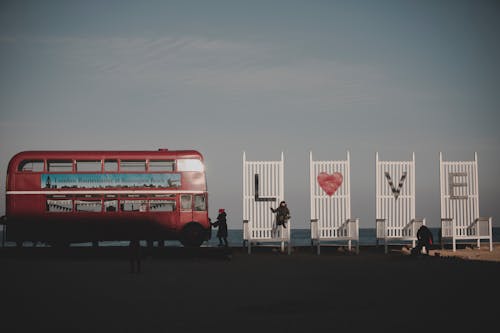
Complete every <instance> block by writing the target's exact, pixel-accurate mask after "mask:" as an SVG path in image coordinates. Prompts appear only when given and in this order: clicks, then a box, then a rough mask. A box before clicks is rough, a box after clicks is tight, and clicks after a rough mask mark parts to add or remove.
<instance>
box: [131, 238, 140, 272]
mask: <svg viewBox="0 0 500 333" xmlns="http://www.w3.org/2000/svg"><path fill="white" fill-rule="evenodd" d="M129 256H130V273H140V272H141V244H140V242H139V240H138V239H135V238H134V239H132V240H131V241H130V243H129Z"/></svg>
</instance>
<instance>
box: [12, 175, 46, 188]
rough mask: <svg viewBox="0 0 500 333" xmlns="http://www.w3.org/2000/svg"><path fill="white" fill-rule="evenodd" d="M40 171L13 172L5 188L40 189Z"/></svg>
mask: <svg viewBox="0 0 500 333" xmlns="http://www.w3.org/2000/svg"><path fill="white" fill-rule="evenodd" d="M40 179H41V176H40V173H32V174H30V173H19V172H13V173H12V174H11V176H10V177H9V180H8V184H7V190H8V191H9V190H13V189H15V190H16V191H33V190H34V189H35V190H40V189H41V183H40Z"/></svg>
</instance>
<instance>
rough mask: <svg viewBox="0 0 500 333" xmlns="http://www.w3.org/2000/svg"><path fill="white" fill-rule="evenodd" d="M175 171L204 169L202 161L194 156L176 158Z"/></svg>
mask: <svg viewBox="0 0 500 333" xmlns="http://www.w3.org/2000/svg"><path fill="white" fill-rule="evenodd" d="M177 171H200V172H202V171H204V167H203V162H202V161H200V160H198V159H194V158H184V159H178V160H177Z"/></svg>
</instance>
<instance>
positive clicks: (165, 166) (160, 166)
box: [149, 160, 174, 172]
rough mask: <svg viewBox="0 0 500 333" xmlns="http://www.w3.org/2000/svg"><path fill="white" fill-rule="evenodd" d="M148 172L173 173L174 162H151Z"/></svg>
mask: <svg viewBox="0 0 500 333" xmlns="http://www.w3.org/2000/svg"><path fill="white" fill-rule="evenodd" d="M149 171H150V172H157V171H163V172H169V171H174V161H161V160H151V161H149Z"/></svg>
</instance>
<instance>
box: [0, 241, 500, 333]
mask: <svg viewBox="0 0 500 333" xmlns="http://www.w3.org/2000/svg"><path fill="white" fill-rule="evenodd" d="M69 250H70V251H69V252H65V253H61V252H56V251H55V249H51V248H31V249H30V248H24V249H13V248H11V249H8V248H0V291H1V292H0V301H1V304H2V309H1V312H0V316H1V317H0V329H1V331H2V332H5V333H8V332H18V331H19V332H42V331H43V332H51V331H54V330H57V331H65V332H200V331H204V332H311V331H313V330H318V329H325V330H328V331H329V332H330V331H332V332H340V331H342V332H345V330H346V329H348V330H349V331H361V330H375V331H382V330H384V331H398V332H403V331H415V332H416V331H424V332H432V331H434V330H435V329H446V331H449V330H451V329H458V330H459V331H464V330H466V329H473V330H474V331H476V332H478V331H482V330H485V329H486V327H487V326H488V327H491V325H493V326H492V327H493V328H494V327H497V326H498V321H499V320H500V317H499V309H498V306H497V304H498V300H499V299H500V298H499V297H500V263H499V262H482V261H471V260H463V259H460V258H456V257H455V258H451V257H441V258H438V257H432V256H431V257H411V256H408V255H405V254H404V253H403V252H402V251H401V250H398V249H395V248H393V249H392V250H391V252H390V253H389V254H388V255H385V254H384V253H383V248H382V247H381V248H378V249H377V248H374V247H366V248H363V247H361V249H360V254H359V255H355V254H346V253H341V252H339V251H337V249H336V248H324V249H322V254H321V255H320V256H317V255H316V254H314V253H313V251H312V250H311V248H308V247H304V248H294V251H293V253H292V254H291V255H287V254H282V253H279V252H277V251H275V249H274V248H254V249H253V252H252V254H250V255H248V254H247V253H246V252H245V250H244V249H241V248H233V249H230V250H227V251H225V250H221V249H216V248H200V249H199V250H197V251H188V250H187V249H183V248H165V249H154V251H153V252H150V253H147V252H145V250H143V252H142V254H143V256H144V258H143V260H142V272H141V273H140V274H131V273H130V272H129V269H130V266H129V261H128V253H129V252H128V249H126V248H98V249H93V248H71V249H69ZM422 318H423V320H424V322H425V323H424V324H422V323H419V322H420V321H422ZM419 325H423V326H424V327H422V326H419Z"/></svg>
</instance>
